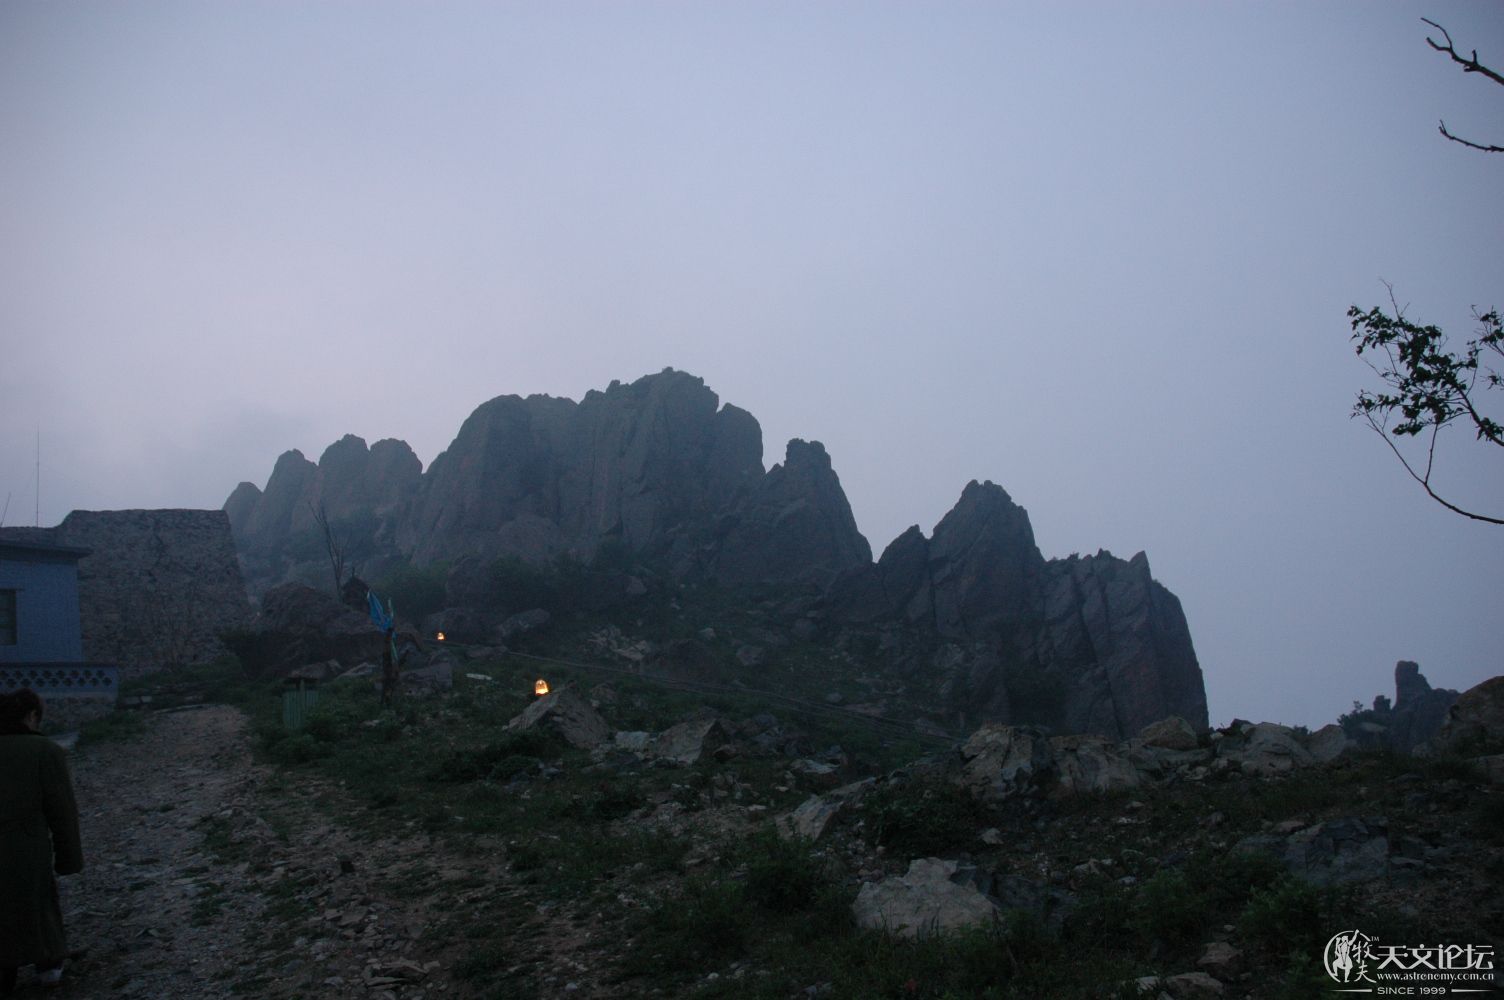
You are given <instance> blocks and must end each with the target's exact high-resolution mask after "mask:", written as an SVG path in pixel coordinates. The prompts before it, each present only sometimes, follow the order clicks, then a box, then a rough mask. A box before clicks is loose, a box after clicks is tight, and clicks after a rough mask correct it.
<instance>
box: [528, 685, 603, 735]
mask: <svg viewBox="0 0 1504 1000" xmlns="http://www.w3.org/2000/svg"><path fill="white" fill-rule="evenodd" d="M540 726H542V727H546V728H549V729H552V730H553V731H554V732H556V733H558V734H559V735H560V736H562V737H563V738H564V740H565V741H566V742H568V743H569V744H570V745H572V746H577V747H582V748H584V749H587V750H588V749H590V748H592V747H595V746H598V745H599V744H601V743H604V742H605V741H606V740H608V739H610V738H611V727H610V726H609V725H607V724H606V720H605V719H603V718H601V716H600V713H598V712H597V711H596V710H595V709H594V708H592V707H591V706H590V703H589V702H588V701H586V700H585V699H584V698H582V697H580V695H578V694H576V693H575V691H574V689H573V688H572V687H567V686H566V687H561V688H558V689H556V690H554V691H552V692H550V693H548V694H546V695H544V696H543V697H541V698H539V699H537V700H536V701H534V702H533V703H532V704H531V705H529V706H528V707H527V708H526V709H524V710H523V712H522V714H520V715H518V716H517V717H515V718H514V719H512V720H511V721H510V722H508V723H507V729H509V730H527V729H533V728H536V727H540Z"/></svg>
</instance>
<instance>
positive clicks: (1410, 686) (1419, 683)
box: [1394, 660, 1432, 708]
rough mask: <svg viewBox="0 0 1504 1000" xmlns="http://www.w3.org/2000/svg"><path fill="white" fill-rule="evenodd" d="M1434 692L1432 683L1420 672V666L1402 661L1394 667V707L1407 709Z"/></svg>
mask: <svg viewBox="0 0 1504 1000" xmlns="http://www.w3.org/2000/svg"><path fill="white" fill-rule="evenodd" d="M1431 691H1432V688H1431V682H1430V681H1428V680H1426V675H1425V674H1423V673H1421V672H1420V664H1419V663H1416V662H1414V661H1412V660H1401V661H1399V662H1398V663H1396V664H1395V665H1394V707H1395V708H1405V707H1406V706H1407V705H1410V704H1412V703H1414V702H1417V701H1420V700H1422V699H1424V698H1425V697H1426V695H1428V694H1430V693H1431Z"/></svg>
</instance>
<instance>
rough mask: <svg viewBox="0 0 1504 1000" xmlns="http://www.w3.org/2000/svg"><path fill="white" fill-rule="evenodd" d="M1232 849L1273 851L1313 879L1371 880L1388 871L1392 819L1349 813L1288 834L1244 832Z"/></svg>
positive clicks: (1334, 882) (1325, 882) (1328, 881)
mask: <svg viewBox="0 0 1504 1000" xmlns="http://www.w3.org/2000/svg"><path fill="white" fill-rule="evenodd" d="M1234 849H1235V850H1239V851H1262V852H1265V853H1268V854H1272V855H1273V856H1274V857H1275V858H1277V859H1278V860H1279V861H1280V862H1282V863H1283V864H1284V866H1285V867H1286V868H1287V869H1288V870H1289V871H1290V872H1291V874H1293V875H1297V876H1299V877H1300V878H1302V879H1304V880H1306V881H1307V882H1310V883H1312V884H1313V885H1323V886H1325V885H1343V884H1349V883H1355V882H1371V881H1373V880H1374V879H1379V878H1383V877H1384V876H1385V875H1386V874H1387V873H1388V871H1389V824H1388V822H1387V821H1386V820H1385V819H1383V818H1382V817H1363V818H1359V817H1355V816H1348V817H1343V818H1340V819H1334V820H1328V821H1327V822H1325V823H1317V824H1315V825H1314V826H1307V827H1302V828H1300V829H1298V830H1295V831H1294V832H1292V833H1289V834H1285V835H1280V834H1256V835H1254V836H1251V837H1245V838H1243V839H1242V840H1241V841H1239V842H1238V844H1237V845H1236V847H1235V848H1234Z"/></svg>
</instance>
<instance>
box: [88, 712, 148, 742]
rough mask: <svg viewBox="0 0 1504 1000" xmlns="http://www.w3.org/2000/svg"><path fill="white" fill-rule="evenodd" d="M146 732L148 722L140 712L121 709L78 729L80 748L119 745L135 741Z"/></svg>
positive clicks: (92, 720) (90, 721)
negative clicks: (104, 744) (127, 741)
mask: <svg viewBox="0 0 1504 1000" xmlns="http://www.w3.org/2000/svg"><path fill="white" fill-rule="evenodd" d="M144 732H146V722H145V720H144V719H143V718H142V716H141V713H140V712H132V711H127V710H124V709H120V710H117V711H114V712H111V713H110V714H109V715H106V716H103V717H102V718H98V719H90V720H89V721H88V722H85V723H84V724H83V725H81V726H79V727H78V744H77V745H78V746H89V745H91V744H94V743H119V742H122V741H124V740H133V739H136V738H137V737H139V736H140V735H141V734H142V733H144Z"/></svg>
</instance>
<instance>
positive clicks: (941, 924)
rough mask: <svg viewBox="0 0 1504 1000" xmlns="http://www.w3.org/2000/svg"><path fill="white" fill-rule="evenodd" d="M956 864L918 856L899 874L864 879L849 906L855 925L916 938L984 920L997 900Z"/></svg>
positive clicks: (989, 917) (994, 911)
mask: <svg viewBox="0 0 1504 1000" xmlns="http://www.w3.org/2000/svg"><path fill="white" fill-rule="evenodd" d="M972 874H973V873H972V872H970V871H967V870H965V869H963V868H962V866H961V865H960V863H959V862H956V861H947V860H942V859H940V858H919V859H918V860H916V861H914V862H912V863H911V864H910V865H909V870H908V871H907V872H905V873H904V874H903V875H901V876H894V877H890V878H886V879H883V880H882V881H881V882H864V883H862V888H861V891H860V892H859V893H857V897H856V902H855V903H853V904H852V906H851V912H852V915H853V916H854V917H855V918H856V923H857V926H858V927H861V928H864V929H870V930H883V931H886V932H887V933H889V934H892V935H895V936H897V937H905V938H920V937H927V936H929V935H931V934H935V933H938V932H942V931H950V930H959V929H961V928H964V927H975V926H977V925H980V924H985V923H989V922H991V921H992V920H994V919H995V918H996V917H997V915H998V907H997V904H996V903H994V902H993V901H992V900H991V899H989V898H987V896H986V895H985V894H983V893H982V892H981V890H979V889H978V888H977V887H976V886H975V885H974V884H972V881H971V877H972Z"/></svg>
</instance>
